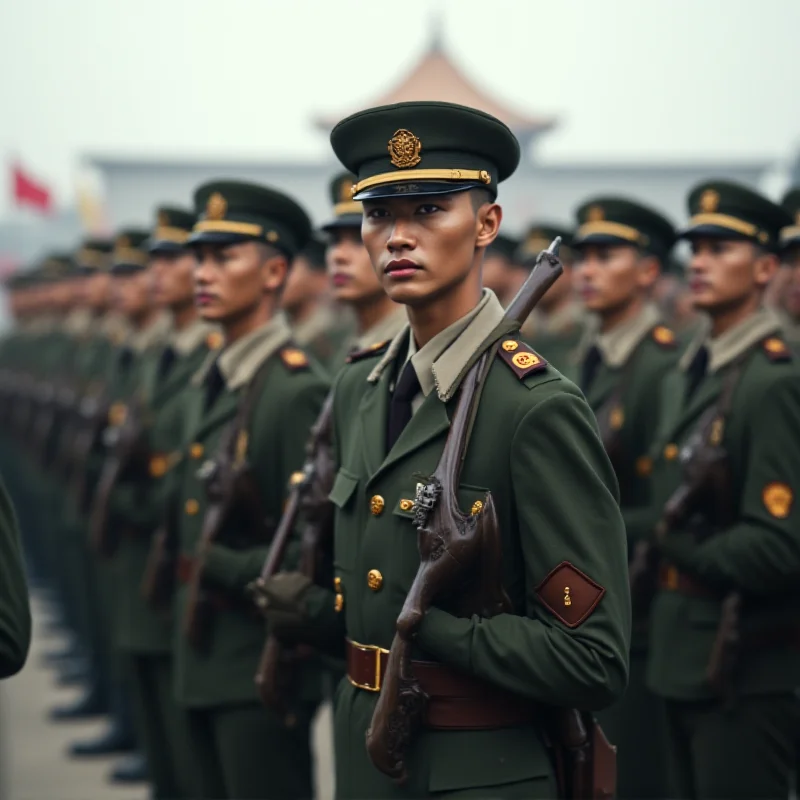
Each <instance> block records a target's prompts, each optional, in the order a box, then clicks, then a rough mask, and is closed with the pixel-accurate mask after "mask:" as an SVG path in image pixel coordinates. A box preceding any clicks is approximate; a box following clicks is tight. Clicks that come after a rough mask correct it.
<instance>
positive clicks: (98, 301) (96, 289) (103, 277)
mask: <svg viewBox="0 0 800 800" xmlns="http://www.w3.org/2000/svg"><path fill="white" fill-rule="evenodd" d="M110 294H111V276H110V275H109V274H108V273H107V272H99V273H98V274H97V275H92V276H91V277H89V278H87V279H86V287H85V295H84V296H85V300H86V305H88V306H89V308H91V309H92V311H104V310H105V309H106V308H108V304H109V301H110Z"/></svg>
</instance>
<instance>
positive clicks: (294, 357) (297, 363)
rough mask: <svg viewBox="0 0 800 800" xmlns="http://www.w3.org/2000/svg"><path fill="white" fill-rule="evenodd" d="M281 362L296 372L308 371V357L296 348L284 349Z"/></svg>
mask: <svg viewBox="0 0 800 800" xmlns="http://www.w3.org/2000/svg"><path fill="white" fill-rule="evenodd" d="M280 356H281V361H283V363H284V365H285V366H286V367H287V368H288V369H290V370H292V372H295V371H297V370H300V369H308V356H307V355H306V354H305V353H304V352H303V351H302V350H299V349H298V348H296V347H284V348H283V350H281V351H280Z"/></svg>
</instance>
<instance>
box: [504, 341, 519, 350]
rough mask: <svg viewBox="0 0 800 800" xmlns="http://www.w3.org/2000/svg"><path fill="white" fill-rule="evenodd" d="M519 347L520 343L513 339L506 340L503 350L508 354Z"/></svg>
mask: <svg viewBox="0 0 800 800" xmlns="http://www.w3.org/2000/svg"><path fill="white" fill-rule="evenodd" d="M518 347H519V342H515V341H514V340H513V339H506V340H505V341H504V342H503V350H505V351H506V353H513V352H514V351H515V350H516V349H517V348H518Z"/></svg>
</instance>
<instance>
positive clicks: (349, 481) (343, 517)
mask: <svg viewBox="0 0 800 800" xmlns="http://www.w3.org/2000/svg"><path fill="white" fill-rule="evenodd" d="M358 483H359V478H358V476H357V475H354V474H353V473H352V472H348V471H347V470H346V469H344V468H341V469H340V470H339V471H338V472H337V473H336V478H335V480H334V481H333V488H332V489H331V491H330V494H329V495H328V499H329V500H330V501H331V503H333V505H334V507H335V508H334V528H333V533H334V564H335V566H336V567H337V570H339V571H342V572H350V571H351V570H352V568H353V562H354V560H355V550H356V543H357V541H358V530H359V524H360V522H359V519H358V517H359V514H358V508H357V505H356V503H355V497H356V490H357V489H358Z"/></svg>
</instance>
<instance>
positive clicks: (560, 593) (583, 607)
mask: <svg viewBox="0 0 800 800" xmlns="http://www.w3.org/2000/svg"><path fill="white" fill-rule="evenodd" d="M605 593H606V590H605V589H604V588H603V587H602V586H601V585H600V584H599V583H596V582H595V581H593V580H592V579H591V578H590V577H589V576H588V575H586V574H584V573H583V572H581V571H580V570H579V569H578V568H577V567H574V566H573V565H572V564H570V563H569V561H562V562H561V563H560V564H559V565H558V566H557V567H555V568H554V569H553V570H551V572H550V574H549V575H548V576H547V577H546V578H545V579H544V580H543V581H542V582H541V583H540V584H539V585H538V586H537V587H536V596H537V597H538V598H539V602H540V603H541V604H542V605H543V606H544V607H545V608H546V609H547V610H548V611H549V612H550V613H551V614H552V615H553V616H554V617H555V618H556V619H558V620H560V621H561V622H563V623H564V625H566V626H567V627H568V628H577V627H578V625H580V624H581V623H582V622H585V621H586V620H587V619H588V618H589V616H590V614H591V613H592V612H593V611H594V610H595V608H597V604H598V603H599V602H600V601H601V600H602V599H603V595H604V594H605Z"/></svg>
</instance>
